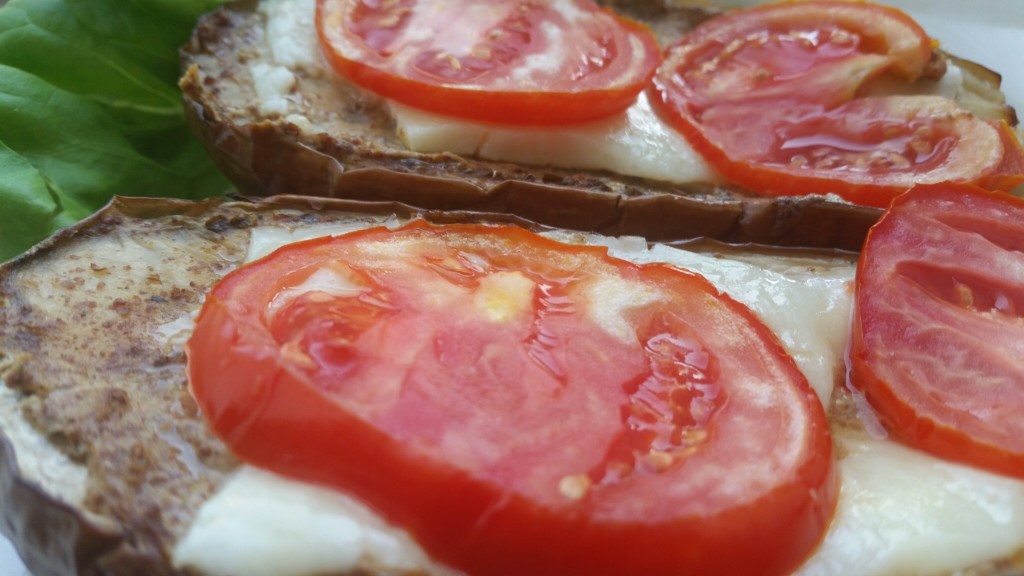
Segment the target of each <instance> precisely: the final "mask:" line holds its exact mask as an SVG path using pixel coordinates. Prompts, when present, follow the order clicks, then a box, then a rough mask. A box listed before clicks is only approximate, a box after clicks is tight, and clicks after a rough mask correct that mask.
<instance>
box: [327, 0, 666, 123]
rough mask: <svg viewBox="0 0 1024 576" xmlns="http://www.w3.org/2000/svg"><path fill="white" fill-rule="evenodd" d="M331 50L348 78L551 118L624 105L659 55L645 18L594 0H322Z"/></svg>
mask: <svg viewBox="0 0 1024 576" xmlns="http://www.w3.org/2000/svg"><path fill="white" fill-rule="evenodd" d="M316 24H317V32H318V35H319V38H320V43H321V46H322V47H323V50H324V53H325V54H326V56H327V59H328V61H329V62H330V63H331V65H332V66H333V67H334V68H335V70H337V71H338V72H339V73H340V74H342V75H344V76H346V77H348V78H349V79H351V80H352V81H353V82H355V83H356V84H358V85H360V86H362V87H364V88H367V89H369V90H372V91H374V92H376V93H378V94H380V95H382V96H384V97H386V98H390V99H393V100H396V101H398V102H401V103H403V104H406V105H408V106H413V107H416V108H420V109H423V110H427V111H430V112H435V113H439V114H445V115H448V116H453V117H458V118H467V119H471V120H479V121H486V122H496V123H503V124H516V125H553V124H568V123H573V122H582V121H586V120H593V119H596V118H601V117H604V116H608V115H610V114H613V113H616V112H620V111H622V110H625V109H626V108H627V107H629V106H630V105H631V104H632V103H633V101H634V100H635V99H636V96H637V95H638V94H639V93H640V91H641V90H642V89H643V88H644V86H645V85H646V83H647V82H648V80H649V79H650V77H651V76H652V75H653V74H654V69H655V68H656V67H657V65H658V63H659V62H660V60H661V54H660V49H659V47H658V45H657V43H656V42H655V40H654V37H653V35H652V34H651V33H650V31H649V30H647V29H646V28H645V27H643V26H641V25H639V24H636V23H634V22H631V21H627V20H624V19H621V18H619V17H618V16H616V15H615V14H614V13H612V12H610V11H607V10H602V9H600V8H598V7H597V6H596V5H595V4H594V3H593V2H591V1H590V0H560V1H558V2H542V3H536V2H525V1H516V2H494V1H492V2H467V1H459V2H448V1H440V0H401V1H396V2H367V1H349V0H318V2H317V14H316Z"/></svg>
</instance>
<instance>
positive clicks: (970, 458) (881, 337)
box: [850, 184, 1024, 478]
mask: <svg viewBox="0 0 1024 576" xmlns="http://www.w3.org/2000/svg"><path fill="white" fill-rule="evenodd" d="M1021 222H1024V201H1022V200H1020V199H1018V198H1014V197H1010V196H1007V195H1005V194H998V193H992V192H986V191H984V190H983V189H980V188H976V187H972V186H967V185H954V184H942V185H930V186H919V187H916V188H914V189H912V190H911V191H910V192H908V193H907V194H905V195H903V196H900V197H899V198H897V199H896V201H895V202H894V203H893V206H892V208H891V210H890V211H889V212H888V213H887V214H886V215H885V216H884V217H883V218H882V220H881V221H880V222H879V223H878V224H877V225H876V226H875V227H874V228H872V230H871V231H870V233H869V235H868V239H867V242H866V244H865V247H864V251H863V253H862V256H861V260H860V263H859V265H858V274H857V287H856V313H855V317H854V332H853V339H852V342H851V354H850V362H851V381H852V383H853V385H854V386H855V387H857V388H859V389H860V390H862V391H863V392H864V394H865V396H866V397H867V399H868V401H869V402H870V403H871V405H872V406H873V407H874V409H875V410H876V411H877V412H878V414H879V416H880V418H881V419H882V421H883V423H884V424H885V425H886V427H887V428H888V429H889V431H890V432H891V433H892V434H893V435H894V436H895V437H897V438H899V439H900V440H902V441H904V442H906V443H908V444H910V445H912V446H914V447H917V448H920V449H922V450H926V451H928V452H931V453H933V454H936V455H938V456H941V457H943V458H947V459H949V460H954V461H959V462H965V463H968V464H972V465H975V466H979V467H982V468H986V469H989V470H992V471H995V472H999V473H1003V474H1009V475H1012V476H1016V477H1020V478H1024V423H1022V422H1021V419H1020V418H1019V413H1020V410H1021V408H1022V407H1024V361H1022V360H1021V359H1022V358H1024V321H1022V316H1024V288H1022V286H1024V225H1022V224H1021Z"/></svg>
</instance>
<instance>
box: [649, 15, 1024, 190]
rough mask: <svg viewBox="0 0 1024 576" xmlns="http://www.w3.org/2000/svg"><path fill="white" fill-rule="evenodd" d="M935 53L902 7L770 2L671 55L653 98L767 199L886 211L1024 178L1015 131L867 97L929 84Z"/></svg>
mask: <svg viewBox="0 0 1024 576" xmlns="http://www.w3.org/2000/svg"><path fill="white" fill-rule="evenodd" d="M931 45H932V44H931V41H930V40H929V38H928V37H927V35H926V34H925V33H924V31H923V30H922V29H921V28H920V26H918V25H917V24H916V23H915V22H914V21H913V20H911V19H910V18H909V17H908V16H907V15H906V14H904V13H902V12H900V11H898V10H896V9H894V8H890V7H884V6H879V5H875V4H870V3H866V2H844V1H818V2H799V3H796V2H794V3H784V4H772V5H767V6H759V7H755V8H751V9H748V10H740V11H736V12H732V13H730V14H727V15H725V16H722V17H720V18H716V19H713V20H710V21H708V22H706V23H704V24H703V25H701V26H700V27H698V28H697V29H696V30H695V31H694V32H693V33H692V34H690V35H688V36H686V37H684V38H683V39H681V40H680V41H679V42H678V43H677V44H675V45H673V46H672V47H670V48H669V49H668V51H667V54H666V58H665V62H664V63H663V64H662V66H661V67H660V68H659V70H658V73H657V75H656V76H655V79H654V83H653V87H654V88H653V89H654V91H655V92H656V94H655V97H654V98H652V100H654V101H655V102H656V105H657V106H658V107H659V109H660V110H661V112H662V114H663V116H664V117H665V118H666V119H667V120H668V122H669V123H671V124H673V125H674V126H675V127H676V128H677V129H678V130H679V131H680V132H681V133H682V134H683V135H684V136H685V137H686V138H687V139H688V140H689V141H690V142H691V143H692V144H693V145H694V146H695V147H696V148H697V150H698V151H699V152H700V153H701V154H702V155H703V156H704V157H705V158H706V159H707V160H708V161H709V162H710V163H711V164H712V165H714V166H715V167H716V168H717V169H718V170H719V171H720V172H721V173H722V174H723V176H725V178H727V179H728V180H730V181H732V182H734V183H737V184H740V185H743V186H744V187H746V188H748V189H750V190H753V191H755V192H759V193H762V194H766V195H786V196H791V195H802V194H826V193H834V194H837V195H839V196H841V197H843V198H845V199H846V200H849V201H851V202H854V203H858V204H865V205H871V206H879V207H885V206H888V204H889V202H890V201H891V200H892V198H893V197H895V196H896V195H898V194H900V193H902V192H904V191H906V190H907V189H909V188H910V187H911V186H913V185H914V184H918V183H937V182H943V181H957V182H971V183H976V184H980V185H985V186H990V187H993V188H997V189H1002V190H1006V189H1010V188H1012V187H1014V186H1015V185H1017V184H1019V183H1021V182H1024V168H1022V166H1024V150H1022V148H1021V144H1020V142H1019V141H1018V140H1017V138H1016V137H1014V135H1013V133H1012V131H1011V130H1010V128H1009V126H1008V125H1007V124H1006V123H1005V122H1002V121H1000V122H991V123H990V122H986V121H984V120H981V119H979V118H977V117H975V116H974V115H972V114H971V113H970V112H968V111H966V110H964V109H962V108H960V107H959V106H958V105H957V104H956V103H954V102H953V101H952V100H949V99H945V98H941V97H938V96H891V97H860V96H858V93H859V92H860V91H861V90H862V88H863V87H864V86H865V85H866V84H867V83H869V82H870V81H871V80H872V79H873V78H876V77H877V76H879V75H880V74H883V73H887V74H894V75H897V76H900V77H903V78H905V79H907V80H916V79H917V78H919V77H921V76H922V74H924V72H925V70H926V69H927V67H928V64H929V62H930V60H931V57H932V49H931Z"/></svg>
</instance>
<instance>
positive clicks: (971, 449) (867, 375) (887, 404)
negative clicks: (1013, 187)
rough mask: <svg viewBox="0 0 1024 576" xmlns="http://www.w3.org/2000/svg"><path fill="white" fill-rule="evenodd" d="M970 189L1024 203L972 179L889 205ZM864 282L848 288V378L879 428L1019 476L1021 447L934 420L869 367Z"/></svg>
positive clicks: (938, 452) (862, 265)
mask: <svg viewBox="0 0 1024 576" xmlns="http://www.w3.org/2000/svg"><path fill="white" fill-rule="evenodd" d="M951 190H953V191H955V192H954V193H963V194H973V195H977V196H979V197H982V198H984V199H988V200H993V201H998V202H1010V203H1014V204H1016V205H1017V206H1018V207H1019V208H1021V209H1024V199H1021V198H1017V197H1015V196H1011V195H1008V194H1005V193H1003V192H1000V191H993V190H989V189H985V188H982V187H980V186H976V185H972V184H957V183H949V182H944V183H939V184H920V185H917V186H915V187H914V188H912V189H911V191H910V192H908V193H905V194H901V195H900V196H897V197H896V198H895V199H894V200H893V202H892V206H891V208H900V207H901V206H902V205H904V204H910V203H912V202H914V201H915V199H916V197H917V195H919V194H932V193H935V194H949V193H950V191H951ZM889 217H890V213H889V212H887V213H886V214H884V215H883V217H882V220H880V221H879V222H878V223H877V224H876V225H875V226H873V227H872V228H871V229H870V230H869V231H868V234H867V238H866V239H865V242H864V247H865V248H864V251H863V252H862V253H861V257H860V259H859V260H858V264H857V277H858V278H861V277H862V276H863V275H864V274H865V270H866V269H867V267H868V262H867V260H868V257H869V255H868V247H869V245H870V244H871V242H872V239H873V238H874V237H875V236H877V235H878V234H881V232H879V231H880V230H881V229H882V228H881V226H882V224H883V223H884V220H886V219H887V218H889ZM866 289H867V288H866V287H865V286H864V285H863V284H862V283H861V282H857V284H856V287H855V292H854V302H855V304H854V311H853V322H852V327H851V337H850V344H849V352H848V359H849V360H848V361H849V366H848V368H849V374H848V378H849V380H848V384H849V386H850V387H851V389H852V390H853V391H854V393H857V394H862V395H863V396H864V398H865V399H866V400H867V401H868V403H869V404H870V406H871V409H872V411H873V412H874V413H875V414H876V415H877V416H878V418H879V420H880V422H881V423H882V424H883V426H884V427H885V429H886V430H887V431H888V432H889V433H890V434H891V435H892V436H893V437H894V438H896V439H898V440H899V441H901V442H903V443H904V444H906V445H909V446H911V447H914V448H916V449H920V450H922V451H925V452H928V453H930V454H933V455H935V456H937V457H939V458H942V459H945V460H950V461H954V462H959V463H961V464H965V465H968V466H974V467H977V468H981V469H984V470H988V471H992V472H996V473H999V474H1003V475H1006V476H1010V477H1015V478H1024V450H1022V451H1020V452H1017V453H1013V452H1010V451H1008V450H1006V449H1003V448H1000V447H999V446H995V445H993V444H990V443H986V442H983V441H981V440H978V439H975V438H973V437H971V436H969V435H968V434H966V433H964V432H963V431H961V430H958V429H957V428H956V427H954V426H951V425H945V424H942V423H939V422H936V421H935V420H934V419H932V418H929V417H927V416H924V415H919V414H918V413H917V410H916V408H915V407H914V406H912V405H910V404H909V403H908V402H907V401H906V400H905V397H904V396H902V395H901V394H899V393H898V392H897V391H896V389H895V386H894V384H893V383H892V382H889V381H887V380H886V379H884V378H883V377H881V376H879V375H878V374H877V373H876V371H875V370H873V369H872V367H871V360H872V350H871V349H870V347H869V346H868V344H867V342H866V337H865V327H864V324H863V316H862V314H861V312H860V311H859V310H858V306H857V302H858V301H859V300H860V299H861V298H862V294H863V293H864V291H865V290H866Z"/></svg>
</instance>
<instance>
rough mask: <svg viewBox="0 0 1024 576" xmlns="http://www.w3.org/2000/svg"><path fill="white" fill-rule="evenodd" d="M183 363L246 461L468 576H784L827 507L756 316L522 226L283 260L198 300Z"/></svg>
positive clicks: (823, 471) (811, 432) (379, 235)
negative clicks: (358, 513)
mask: <svg viewBox="0 0 1024 576" xmlns="http://www.w3.org/2000/svg"><path fill="white" fill-rule="evenodd" d="M187 350H188V359H189V364H188V372H189V379H190V385H191V390H192V393H193V394H194V396H195V397H196V399H197V401H198V402H199V404H200V406H201V407H202V410H203V411H204V413H205V414H206V415H207V417H208V419H209V421H210V423H211V425H212V427H213V428H214V430H215V431H216V432H217V433H218V434H219V435H221V436H222V437H223V438H224V439H225V441H226V442H227V443H228V444H229V445H230V447H231V448H232V450H234V451H235V452H236V453H237V454H238V455H239V456H240V457H241V458H242V459H244V460H246V461H248V462H250V463H253V464H255V465H257V466H261V467H265V468H269V469H271V470H275V471H278V472H280V473H283V474H287V475H290V476H293V477H298V478H301V479H305V480H309V481H313V482H317V483H321V484H326V485H330V486H334V487H336V488H338V489H340V490H343V491H346V492H349V493H352V494H354V495H356V496H357V497H359V498H361V499H362V500H363V501H365V502H367V503H368V504H369V505H370V506H372V507H373V508H374V509H376V510H378V511H379V512H381V513H382V514H383V515H384V516H385V517H386V518H388V519H390V520H391V521H392V522H394V523H396V524H397V525H400V526H403V527H405V528H406V529H407V530H409V531H410V532H411V533H412V534H413V535H414V537H415V538H416V539H417V541H418V542H419V543H420V544H421V545H422V546H423V547H424V548H425V549H426V550H427V551H428V552H429V553H430V554H431V555H432V556H433V557H434V558H435V559H437V560H439V561H441V562H444V563H446V564H448V565H450V566H452V567H455V568H457V569H460V570H464V571H466V572H467V573H471V574H477V575H485V574H518V575H521V574H558V575H560V576H564V575H565V574H668V573H680V572H681V571H685V572H688V573H697V574H726V573H728V574H740V573H742V574H784V573H788V572H789V571H790V570H792V569H793V568H794V567H796V566H797V565H798V564H799V563H800V562H801V561H802V560H803V559H804V558H805V557H806V556H807V555H808V554H809V552H810V551H811V550H812V549H813V548H814V547H815V546H816V544H817V543H818V542H819V540H820V538H821V537H822V535H823V532H824V531H825V529H826V527H827V525H828V522H829V520H830V517H831V514H832V512H833V507H834V505H835V500H836V497H837V493H836V492H837V490H836V482H835V475H834V469H833V466H834V465H833V458H832V454H831V443H830V439H829V434H828V428H827V422H826V419H825V414H824V411H823V409H822V407H821V405H820V403H819V402H818V400H817V398H816V396H815V395H814V393H813V391H812V390H811V388H810V386H809V385H808V384H807V381H806V380H805V378H804V377H803V375H802V374H801V373H800V372H799V371H798V370H797V368H796V365H795V364H794V362H793V361H792V359H791V358H790V357H789V356H788V355H787V354H786V353H785V352H784V350H783V349H782V348H781V346H780V344H779V343H778V341H777V340H776V338H775V337H774V335H773V334H772V333H771V332H770V331H769V330H768V328H766V327H765V326H764V325H763V324H761V323H760V322H759V321H758V320H757V319H756V318H755V317H754V316H753V315H752V313H751V312H750V311H749V310H748V309H746V308H745V307H743V306H742V305H740V304H738V303H736V302H735V301H733V300H732V299H730V298H728V297H727V296H724V295H722V294H721V293H719V292H717V291H716V290H715V289H714V288H713V287H712V286H711V285H710V284H709V283H708V282H707V281H706V280H705V279H704V278H702V277H700V276H696V275H694V274H690V273H686V272H683V271H681V270H678V269H675V268H671V267H668V266H663V265H646V266H642V267H641V266H637V265H633V264H629V263H627V262H624V261H619V260H616V259H612V258H610V257H609V256H608V255H607V251H606V250H605V249H603V248H595V247H580V246H570V245H566V244H561V243H558V242H555V241H552V240H549V239H546V238H543V237H540V236H537V235H535V234H532V233H529V232H526V231H524V230H522V229H519V228H514V227H488V226H482V225H470V224H467V225H450V226H446V227H439V226H432V225H428V224H425V223H422V222H415V223H412V224H409V225H407V226H405V227H402V228H399V229H397V230H394V231H392V230H388V229H384V228H373V229H368V230H365V231H359V232H353V233H350V234H347V235H344V236H339V237H335V238H325V239H318V240H312V241H308V242H304V243H299V244H293V245H289V246H286V247H283V248H281V249H279V250H278V251H277V252H275V253H274V254H272V255H271V256H269V257H267V258H265V259H263V260H260V261H258V262H256V263H253V264H250V265H248V266H246V267H243V268H240V269H239V270H237V271H235V272H233V273H231V274H229V275H228V276H226V277H225V278H224V279H223V281H222V282H220V283H219V284H218V285H217V286H216V287H215V288H214V289H213V290H212V292H211V293H210V294H209V295H208V297H207V299H206V302H205V304H204V306H203V308H202V311H201V313H200V314H199V317H198V319H197V323H196V328H195V332H194V334H193V336H192V338H191V340H190V342H189V344H188V348H187ZM737 550H742V552H743V553H742V554H737V553H736V551H737Z"/></svg>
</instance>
